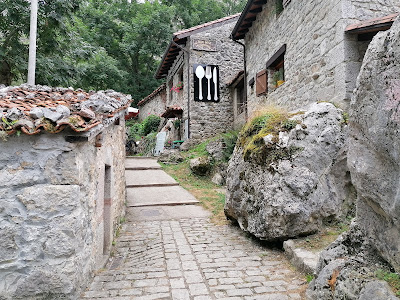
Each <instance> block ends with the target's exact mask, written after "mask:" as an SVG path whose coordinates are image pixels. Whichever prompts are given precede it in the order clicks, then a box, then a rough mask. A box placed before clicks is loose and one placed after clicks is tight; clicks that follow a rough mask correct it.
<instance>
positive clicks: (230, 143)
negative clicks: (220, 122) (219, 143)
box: [222, 131, 239, 161]
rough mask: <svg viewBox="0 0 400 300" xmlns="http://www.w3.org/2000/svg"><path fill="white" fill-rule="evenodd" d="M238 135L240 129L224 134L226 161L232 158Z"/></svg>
mask: <svg viewBox="0 0 400 300" xmlns="http://www.w3.org/2000/svg"><path fill="white" fill-rule="evenodd" d="M238 135H239V132H238V131H230V132H227V133H223V134H222V138H223V140H224V144H225V149H224V160H225V161H229V159H230V158H231V156H232V153H233V150H235V146H236V142H237V139H238Z"/></svg>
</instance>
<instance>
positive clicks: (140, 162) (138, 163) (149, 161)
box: [125, 157, 161, 170]
mask: <svg viewBox="0 0 400 300" xmlns="http://www.w3.org/2000/svg"><path fill="white" fill-rule="evenodd" d="M125 168H127V169H132V168H133V169H138V170H143V169H144V170H146V169H161V166H160V165H159V164H158V163H157V159H155V158H150V157H133V158H127V159H126V160H125Z"/></svg>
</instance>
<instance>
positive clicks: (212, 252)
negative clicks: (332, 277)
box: [82, 205, 306, 300]
mask: <svg viewBox="0 0 400 300" xmlns="http://www.w3.org/2000/svg"><path fill="white" fill-rule="evenodd" d="M168 209H169V215H168V214H166V213H165V212H166V211H167V210H168ZM168 209H167V208H166V207H162V206H155V207H151V208H149V207H147V208H143V207H142V208H140V207H129V208H128V209H127V221H126V223H124V225H123V227H122V230H121V232H120V235H119V237H118V238H117V239H116V244H115V249H114V250H113V251H114V252H113V258H112V260H111V261H110V262H109V263H108V264H107V266H106V268H105V269H104V270H101V271H99V272H98V274H97V275H96V276H95V278H94V280H93V282H92V284H91V285H90V287H89V288H88V290H87V291H86V292H85V293H84V295H83V296H82V299H84V300H88V299H103V300H104V299H113V300H125V299H129V300H131V299H135V300H145V299H146V300H149V299H154V300H158V299H160V300H161V299H173V300H178V299H182V300H209V299H230V300H235V299H237V300H239V299H244V300H250V299H254V300H256V299H260V300H283V299H288V300H289V299H303V296H302V295H303V292H304V290H305V288H306V282H305V280H304V276H302V275H301V274H299V273H297V272H295V271H294V270H293V269H292V267H291V266H290V265H289V263H288V262H287V260H286V258H285V257H284V256H283V254H282V252H281V251H278V250H271V249H269V248H266V247H263V246H262V245H260V244H259V243H257V242H256V241H254V240H253V239H251V238H249V237H248V236H246V234H245V233H244V232H242V231H241V230H240V229H239V228H237V227H235V226H232V225H224V226H217V225H214V224H212V223H210V221H209V219H208V217H206V216H204V213H201V211H200V210H202V208H201V207H199V206H197V205H179V206H173V207H168ZM159 211H164V214H157V212H159ZM167 212H168V211H167ZM185 213H186V217H182V216H185ZM165 215H168V216H166V217H163V216H165ZM196 216H201V217H196Z"/></svg>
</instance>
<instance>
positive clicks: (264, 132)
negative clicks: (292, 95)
mask: <svg viewBox="0 0 400 300" xmlns="http://www.w3.org/2000/svg"><path fill="white" fill-rule="evenodd" d="M289 117H290V116H289V114H287V113H286V112H283V111H281V110H278V109H276V108H270V109H268V110H265V111H261V112H259V114H258V115H257V116H256V117H254V118H253V119H252V120H250V121H249V122H248V123H247V124H246V125H245V126H244V128H243V129H242V131H241V132H240V134H239V138H238V139H239V145H240V146H241V147H242V148H243V157H244V160H246V161H252V162H254V163H258V164H261V165H264V164H267V165H268V164H271V163H272V162H274V161H277V160H280V159H290V158H291V157H292V156H293V155H294V154H295V153H296V152H298V151H300V150H301V149H300V148H298V147H289V148H279V149H278V148H277V147H275V145H276V143H277V142H278V140H279V132H282V131H290V130H291V129H293V128H294V127H296V125H297V124H298V122H297V121H296V120H290V119H289ZM268 135H271V144H270V145H268V144H267V143H266V142H265V141H264V137H266V136H268Z"/></svg>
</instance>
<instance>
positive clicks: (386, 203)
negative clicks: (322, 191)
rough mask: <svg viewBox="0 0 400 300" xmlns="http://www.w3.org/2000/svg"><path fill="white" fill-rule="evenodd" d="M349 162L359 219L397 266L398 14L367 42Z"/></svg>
mask: <svg viewBox="0 0 400 300" xmlns="http://www.w3.org/2000/svg"><path fill="white" fill-rule="evenodd" d="M348 164H349V168H350V172H351V177H352V180H353V184H354V186H355V188H356V190H357V193H358V199H357V215H358V216H359V218H358V224H359V226H360V228H361V230H362V231H363V232H364V234H365V235H366V236H367V237H368V238H369V239H370V240H371V245H372V246H373V247H374V248H375V249H376V250H377V251H378V253H379V254H380V255H381V256H382V257H383V258H384V259H386V260H387V261H388V262H389V263H390V264H391V265H392V266H393V267H394V268H395V270H396V271H397V272H399V271H400V19H399V18H397V20H396V21H395V23H394V24H393V26H392V28H391V30H389V31H387V32H383V33H379V34H378V35H377V36H376V37H375V38H374V39H373V41H372V42H371V44H370V45H369V48H368V50H367V53H366V54H365V58H364V62H363V65H362V69H361V73H360V75H359V77H358V80H357V87H356V90H355V95H354V96H353V99H352V102H351V110H350V125H349V154H348Z"/></svg>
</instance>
